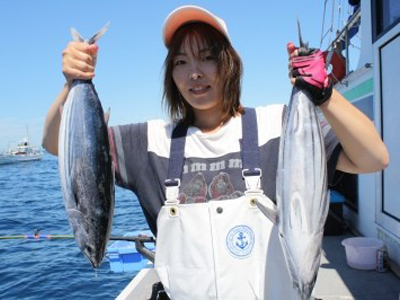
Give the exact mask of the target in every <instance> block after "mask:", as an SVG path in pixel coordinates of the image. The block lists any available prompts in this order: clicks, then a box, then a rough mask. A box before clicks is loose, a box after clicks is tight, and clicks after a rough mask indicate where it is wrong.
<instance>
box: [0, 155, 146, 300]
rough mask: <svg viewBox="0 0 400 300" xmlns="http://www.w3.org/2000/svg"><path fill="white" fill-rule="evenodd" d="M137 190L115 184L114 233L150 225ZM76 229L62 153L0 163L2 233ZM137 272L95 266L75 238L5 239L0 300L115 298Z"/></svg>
mask: <svg viewBox="0 0 400 300" xmlns="http://www.w3.org/2000/svg"><path fill="white" fill-rule="evenodd" d="M147 228H148V227H147V224H146V221H145V219H144V216H143V213H142V210H141V208H140V205H139V203H138V201H137V199H136V197H135V195H134V194H133V193H132V192H130V191H127V190H123V189H121V188H119V187H116V202H115V213H114V221H113V228H112V235H123V234H125V233H126V232H130V231H134V230H142V229H147ZM36 229H39V230H40V233H41V234H53V235H55V234H72V231H71V229H70V227H69V224H68V219H67V215H66V212H65V209H64V200H63V197H62V193H61V187H60V182H59V178H58V162H57V158H56V157H54V156H51V155H49V154H46V155H45V157H44V158H43V159H42V160H40V161H34V162H25V163H18V164H10V165H0V236H8V235H27V234H33V233H34V231H35V230H36ZM134 275H135V274H133V273H113V272H111V271H110V266H109V263H108V261H107V260H106V258H105V259H104V260H103V263H102V265H101V267H100V268H99V269H98V270H97V271H95V270H94V269H93V268H92V267H91V265H90V263H89V261H88V260H87V259H86V258H85V257H84V256H83V254H81V252H80V250H79V248H78V246H77V245H76V243H75V240H73V239H70V240H37V241H35V240H18V239H13V240H0V299H85V300H86V299H102V300H103V299H115V298H116V297H117V296H118V294H119V293H120V292H121V291H122V290H123V288H124V287H125V286H126V285H127V284H128V283H129V282H130V281H131V280H132V278H133V277H134Z"/></svg>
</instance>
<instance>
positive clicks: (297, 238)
mask: <svg viewBox="0 0 400 300" xmlns="http://www.w3.org/2000/svg"><path fill="white" fill-rule="evenodd" d="M309 97H310V96H309V94H308V93H307V92H306V91H302V90H299V89H298V88H297V87H294V88H293V92H292V96H291V100H290V103H289V107H288V110H287V113H286V116H285V121H284V126H283V132H282V136H281V140H280V149H279V162H278V174H277V204H278V213H279V222H278V226H279V233H280V241H281V245H282V249H283V252H284V256H285V260H286V264H287V267H288V270H289V273H290V276H291V279H292V283H293V287H294V288H295V289H296V290H297V291H298V293H299V295H300V298H301V299H302V300H305V299H310V297H311V293H312V290H313V288H314V285H315V282H316V279H317V274H318V269H319V265H320V258H321V249H322V237H323V232H324V224H325V221H326V217H327V214H328V209H329V199H328V191H327V163H326V154H325V146H324V138H323V136H322V132H321V127H320V123H319V119H318V115H317V109H316V107H315V106H314V104H312V102H311V101H310V99H309Z"/></svg>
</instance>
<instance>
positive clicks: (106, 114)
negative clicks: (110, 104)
mask: <svg viewBox="0 0 400 300" xmlns="http://www.w3.org/2000/svg"><path fill="white" fill-rule="evenodd" d="M110 114H111V108H108V110H107V111H106V113H105V114H104V122H106V125H108V121H109V120H110Z"/></svg>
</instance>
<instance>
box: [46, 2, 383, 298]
mask: <svg viewBox="0 0 400 300" xmlns="http://www.w3.org/2000/svg"><path fill="white" fill-rule="evenodd" d="M163 41H164V44H165V46H166V47H167V49H168V55H167V57H166V60H165V66H164V67H165V78H164V99H165V101H166V105H167V107H168V110H169V113H170V117H171V120H172V121H173V122H171V123H165V122H163V121H149V122H146V123H143V124H130V125H125V126H116V127H111V128H110V130H109V136H110V142H111V148H112V156H113V161H114V165H115V169H116V178H117V183H118V184H119V185H120V186H122V187H125V188H128V189H130V190H132V191H133V192H134V193H135V194H136V195H137V197H138V199H139V201H140V204H141V206H142V208H143V211H144V214H145V217H146V219H147V222H148V224H149V226H150V228H151V229H152V231H153V232H154V233H155V234H157V256H156V269H157V271H158V275H159V277H160V279H161V281H162V283H163V284H164V286H165V288H166V291H167V292H168V294H170V295H172V298H173V299H253V298H254V299H259V298H265V299H291V298H295V297H296V295H295V294H294V292H293V290H292V289H291V282H290V279H289V275H288V273H287V271H286V268H285V267H284V265H285V263H284V260H283V255H282V250H281V248H280V244H279V241H278V236H277V232H276V226H274V223H273V220H269V219H267V218H265V216H264V215H263V214H262V213H261V212H260V210H259V209H255V207H254V205H253V206H252V205H250V206H249V202H248V195H249V194H251V195H256V196H254V197H256V199H257V201H258V202H259V203H261V204H263V205H265V206H266V207H273V205H274V204H273V202H274V201H275V179H276V166H277V160H278V148H279V137H280V134H281V126H282V117H283V113H284V106H283V105H270V106H266V107H260V108H257V109H256V110H255V112H254V116H253V111H252V110H250V109H244V108H243V107H242V105H241V101H240V84H241V75H242V65H241V60H240V58H239V56H238V54H237V53H236V51H235V50H234V48H233V47H232V44H231V42H230V39H229V35H228V31H227V28H226V25H225V23H224V21H223V20H222V19H220V18H218V17H216V16H215V15H213V14H211V13H210V12H208V11H207V10H204V9H202V8H199V7H195V6H184V7H180V8H178V9H176V10H174V11H173V12H172V13H171V14H170V15H169V16H168V17H167V19H166V21H165V23H164V27H163ZM287 48H288V53H289V59H290V63H289V69H290V74H291V81H292V83H293V84H296V85H299V86H301V87H302V88H304V89H307V90H309V91H310V92H311V93H312V94H313V95H314V97H313V98H314V100H315V104H316V105H319V107H320V109H321V111H322V112H323V114H324V116H325V117H326V119H327V121H328V122H329V124H330V126H331V127H332V130H329V128H328V127H325V128H324V129H323V132H324V137H325V144H326V150H327V156H328V172H329V175H330V176H329V177H330V178H332V175H333V174H334V172H335V170H341V171H344V172H349V173H366V172H375V171H379V170H381V169H383V168H385V167H386V166H387V164H388V161H389V157H388V153H387V150H386V147H385V145H384V144H383V143H382V141H381V139H380V137H379V135H378V134H377V132H376V131H375V128H374V126H373V124H372V123H371V122H370V121H369V119H368V118H367V117H365V116H364V115H363V114H362V113H361V112H360V111H359V110H357V109H356V108H355V107H354V106H352V105H351V104H350V103H349V102H347V101H346V100H345V99H344V98H343V97H342V96H341V95H340V94H339V93H338V92H337V91H335V90H333V89H332V86H331V84H330V83H329V80H328V78H327V75H326V71H325V69H324V63H323V61H322V58H321V57H320V56H319V55H318V53H317V52H315V51H314V52H307V53H305V52H304V50H303V49H300V51H299V49H297V48H296V47H295V46H294V45H293V44H291V43H290V44H288V46H287ZM97 50H98V48H97V46H96V45H90V46H89V45H86V44H82V43H74V42H72V43H70V44H69V45H68V46H67V48H66V49H65V50H64V52H63V73H64V76H65V78H66V84H65V86H64V88H63V90H62V92H61V94H60V95H59V96H58V98H57V99H56V100H55V102H54V104H53V106H52V107H51V108H50V110H49V113H48V115H47V119H46V124H45V129H44V137H43V146H44V147H45V148H46V149H47V150H48V151H49V152H50V153H53V154H55V155H57V152H58V149H57V140H58V130H59V122H60V114H59V108H60V106H62V105H63V103H64V102H65V101H66V98H67V95H68V91H69V87H70V85H71V83H72V81H73V80H74V79H84V80H89V79H91V78H93V76H94V69H95V63H96V57H97ZM299 52H300V54H302V56H301V57H299ZM307 55H308V56H307ZM305 57H306V60H307V58H310V57H311V59H312V61H316V62H317V63H315V64H313V66H312V67H310V65H309V64H304V58H305ZM305 73H307V74H306V75H305ZM177 123H178V124H179V125H178V126H177V125H176V124H177ZM249 124H252V126H247V125H249ZM242 125H243V126H244V127H243V128H242ZM254 125H256V126H255V128H254ZM246 126H247V128H249V127H250V128H253V130H247V129H245V127H246ZM257 127H258V131H257ZM242 139H243V141H242V142H241V140H242ZM254 140H255V141H257V142H256V146H254V147H253V148H251V147H250V149H247V150H246V147H247V145H249V144H251V143H252V141H254ZM248 141H250V142H248ZM247 148H248V147H247ZM246 151H247V152H246ZM254 153H255V154H254ZM248 166H251V168H250V167H249V168H248ZM249 170H260V171H259V172H258V173H257V172H256V173H252V174H249V175H246V174H247V173H246V172H247V171H249ZM243 175H244V176H243ZM250 175H251V176H250ZM254 175H255V176H254ZM243 177H244V179H245V180H243ZM254 179H256V180H254ZM254 191H256V193H254ZM252 193H253V194H252ZM211 199H213V200H225V201H209V200H211ZM251 203H253V202H251ZM180 204H185V205H180ZM253 204H254V203H253ZM160 211H161V212H160ZM218 241H221V242H218ZM265 257H267V259H265Z"/></svg>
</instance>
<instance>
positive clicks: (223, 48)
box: [163, 22, 243, 125]
mask: <svg viewBox="0 0 400 300" xmlns="http://www.w3.org/2000/svg"><path fill="white" fill-rule="evenodd" d="M188 39H189V42H190V45H191V47H195V46H194V45H197V46H198V45H205V46H207V48H209V50H210V51H211V54H212V55H213V56H214V57H216V59H217V63H218V67H217V72H218V73H217V76H218V78H219V80H221V81H222V89H223V91H222V95H223V103H222V107H223V111H224V112H225V113H224V116H223V120H222V121H227V120H228V119H229V118H230V117H232V116H235V115H237V114H238V113H243V107H242V105H241V104H240V92H241V80H242V61H241V59H240V57H239V55H238V54H237V52H236V51H235V49H234V48H233V47H232V45H231V43H230V42H229V40H228V39H227V38H226V37H225V36H224V35H223V34H221V33H220V32H219V31H218V30H216V29H215V28H213V27H212V26H210V25H208V24H205V23H200V22H197V23H189V24H185V25H183V26H181V27H180V28H179V29H178V30H177V31H176V33H175V34H174V36H173V37H172V40H171V43H170V45H169V48H168V55H167V57H166V58H165V61H164V93H163V99H164V103H165V105H166V106H167V109H168V113H169V115H170V118H171V119H172V120H173V121H183V122H185V123H186V124H188V125H191V124H193V122H194V113H193V109H192V107H191V106H190V105H189V103H187V102H186V100H184V99H183V97H182V95H181V94H180V92H179V90H178V87H177V86H176V84H175V82H174V80H173V78H172V72H173V68H174V63H173V61H174V58H175V56H176V55H177V54H178V53H179V52H180V49H181V46H182V45H183V43H185V42H186V41H187V40H188ZM191 50H192V52H195V51H194V50H196V49H191ZM197 50H199V49H197Z"/></svg>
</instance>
